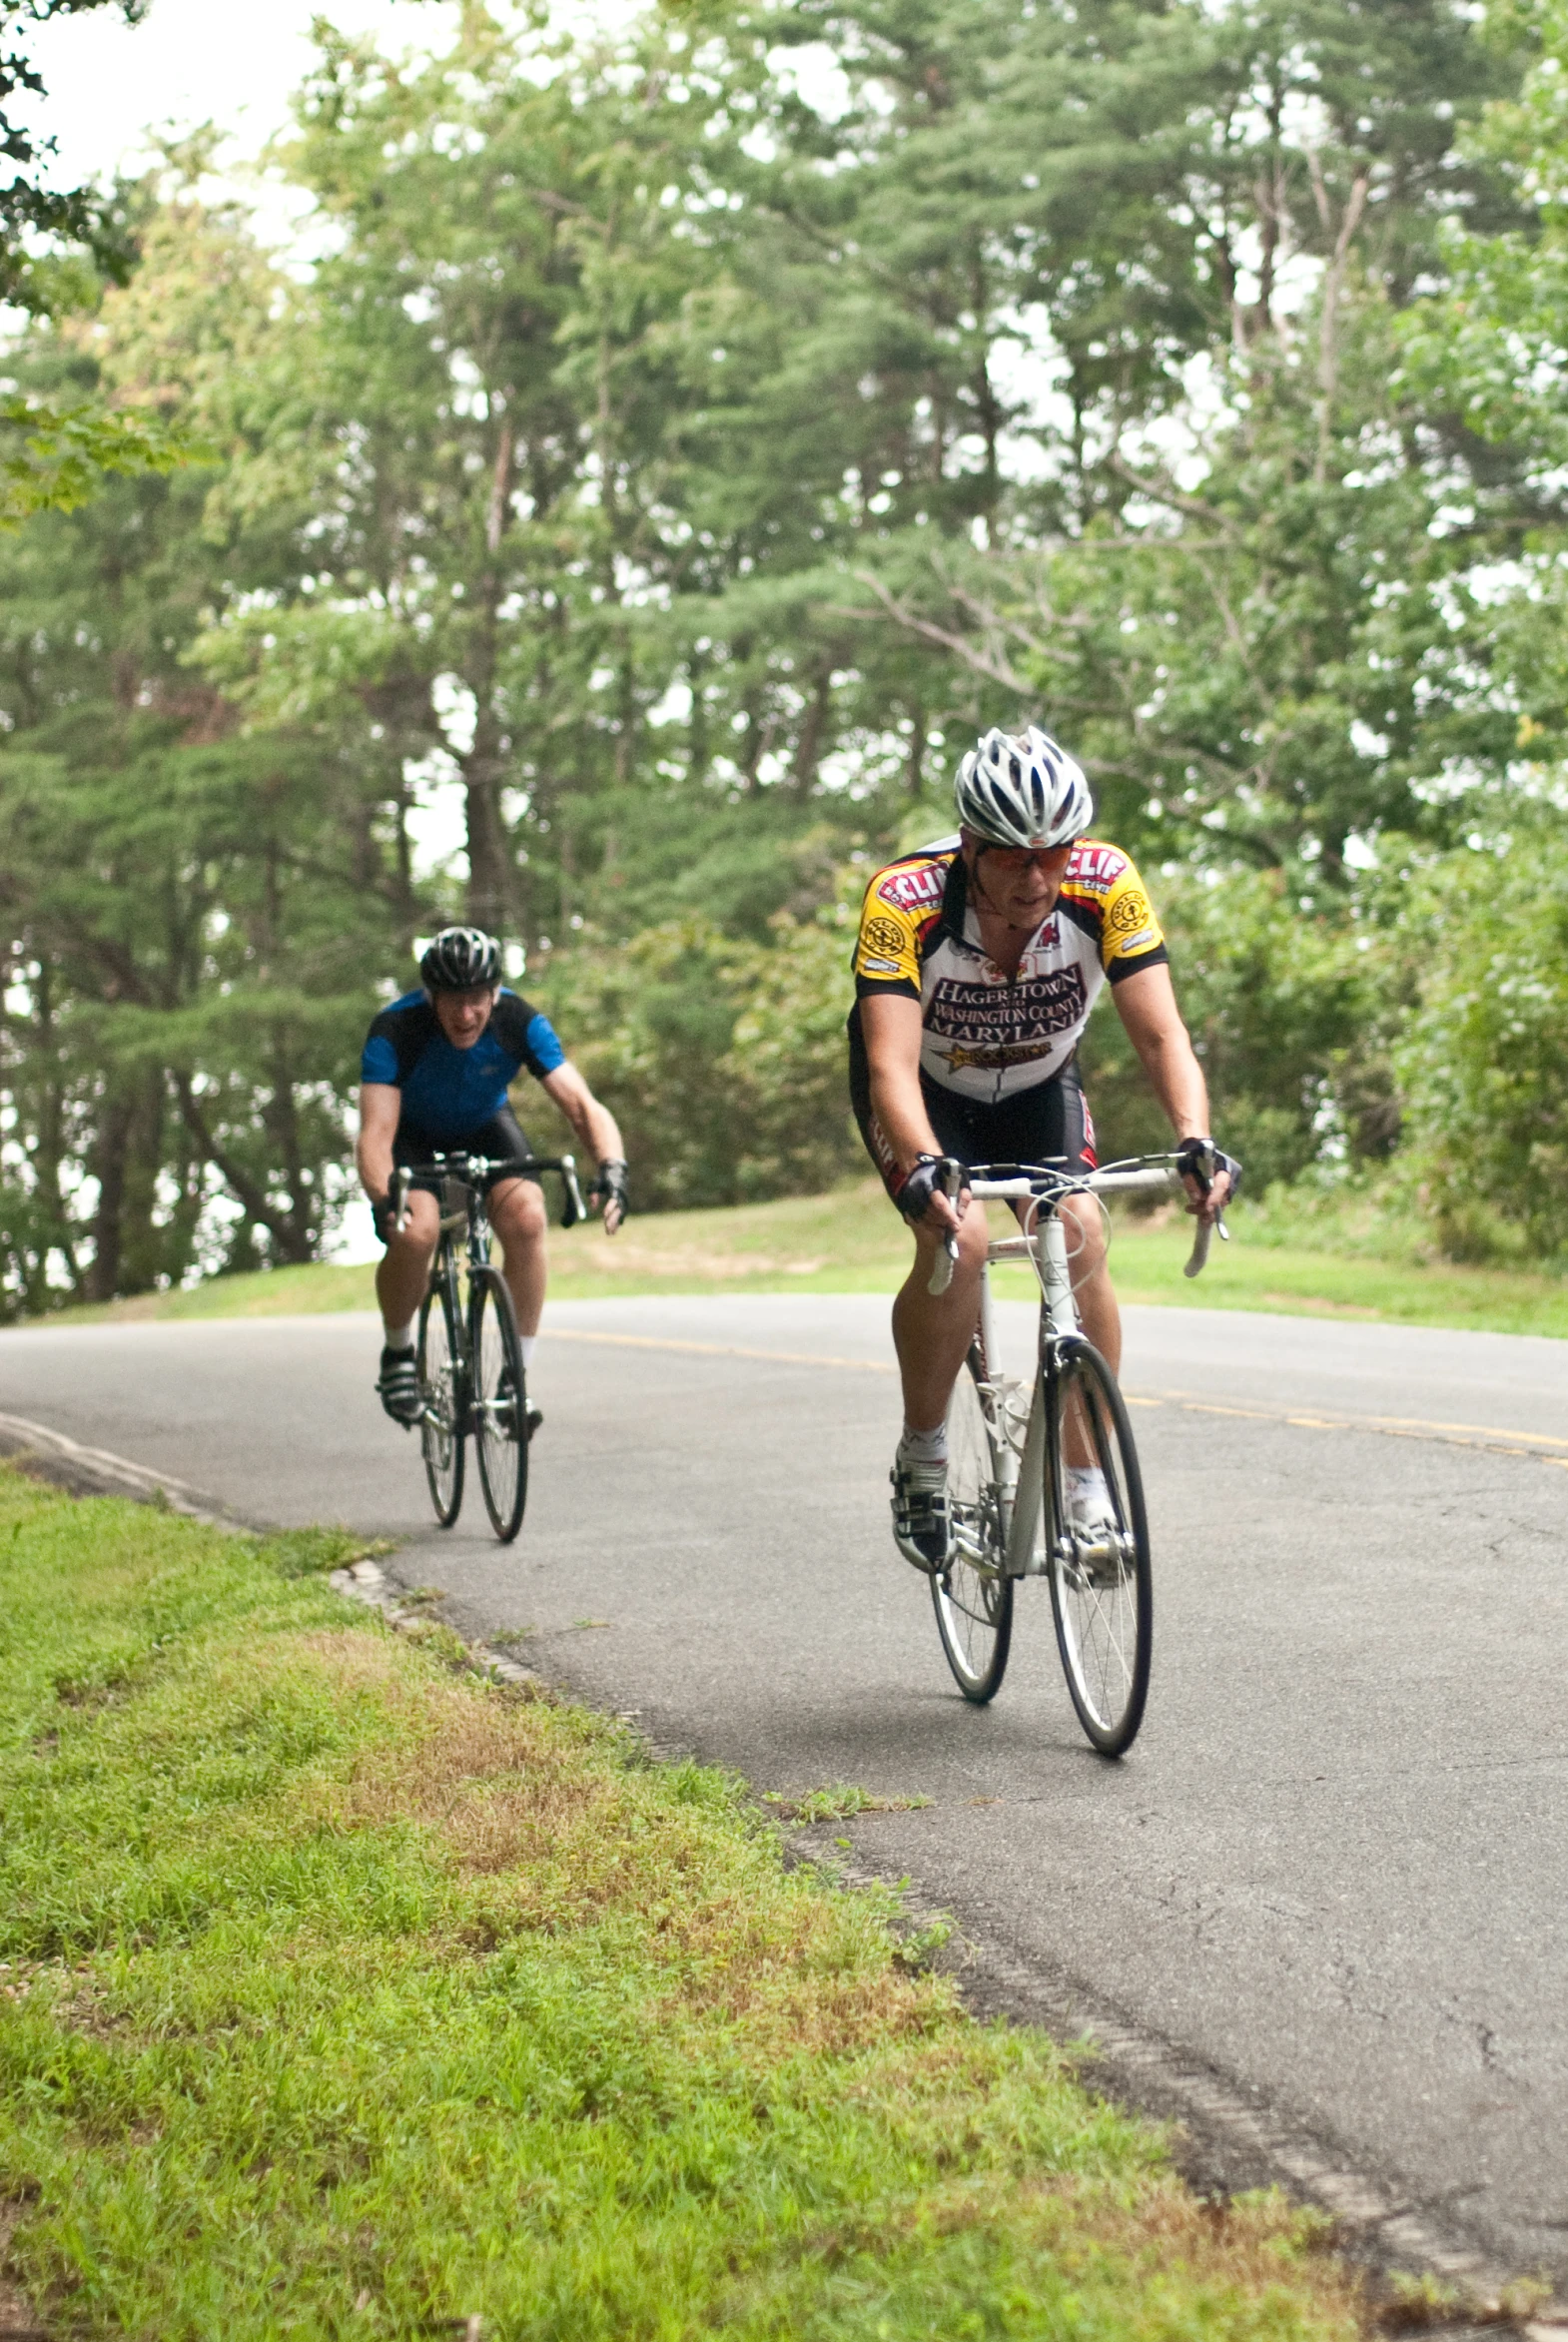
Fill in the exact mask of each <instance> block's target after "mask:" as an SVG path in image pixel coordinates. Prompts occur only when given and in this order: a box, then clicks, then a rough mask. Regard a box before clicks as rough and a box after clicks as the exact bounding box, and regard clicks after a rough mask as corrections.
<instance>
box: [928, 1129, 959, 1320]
mask: <svg viewBox="0 0 1568 2342" xmlns="http://www.w3.org/2000/svg"><path fill="white" fill-rule="evenodd" d="M935 1183H936V1185H937V1186H939V1187H940V1188H941V1189H942V1192H943V1194H944V1195H946V1197H947V1199H948V1201H949V1202H950V1203H951V1202H952V1201H953V1200H954V1199H955V1198H956V1196H957V1195H958V1193H959V1190H960V1188H961V1187H962V1186H963V1184H964V1166H963V1165H962V1164H961V1163H959V1162H958V1161H957V1160H956V1159H955V1158H954V1157H953V1156H951V1155H945V1156H944V1157H943V1158H942V1162H941V1164H940V1166H939V1168H938V1171H937V1178H936V1182H935ZM957 1266H958V1230H957V1229H956V1228H949V1229H948V1231H947V1233H946V1235H944V1237H943V1239H942V1242H941V1245H940V1247H939V1248H938V1251H937V1256H936V1259H935V1260H934V1261H933V1262H932V1264H931V1276H930V1280H929V1281H928V1283H927V1286H926V1290H927V1292H928V1293H930V1294H932V1295H933V1297H940V1295H941V1294H943V1293H945V1292H946V1291H947V1289H948V1286H949V1285H950V1284H951V1283H952V1282H953V1271H954V1269H955V1268H956V1267H957Z"/></svg>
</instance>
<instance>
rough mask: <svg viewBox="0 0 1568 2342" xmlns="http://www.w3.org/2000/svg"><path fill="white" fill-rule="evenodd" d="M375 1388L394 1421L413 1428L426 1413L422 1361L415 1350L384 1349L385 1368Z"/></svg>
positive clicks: (407, 1429) (409, 1429) (404, 1426)
mask: <svg viewBox="0 0 1568 2342" xmlns="http://www.w3.org/2000/svg"><path fill="white" fill-rule="evenodd" d="M376 1387H377V1389H378V1391H379V1392H380V1393H381V1400H382V1405H383V1406H384V1407H385V1408H386V1410H387V1412H388V1414H389V1415H391V1417H392V1421H393V1422H394V1423H400V1424H401V1425H402V1427H403V1429H404V1430H405V1431H411V1430H412V1428H413V1426H414V1424H415V1423H417V1421H418V1420H419V1417H420V1416H421V1415H422V1414H423V1412H424V1393H423V1392H422V1391H421V1390H420V1388H419V1361H418V1359H417V1358H416V1357H415V1356H414V1353H413V1351H412V1350H388V1349H384V1350H383V1352H382V1370H381V1373H380V1375H379V1376H378V1378H377V1383H376Z"/></svg>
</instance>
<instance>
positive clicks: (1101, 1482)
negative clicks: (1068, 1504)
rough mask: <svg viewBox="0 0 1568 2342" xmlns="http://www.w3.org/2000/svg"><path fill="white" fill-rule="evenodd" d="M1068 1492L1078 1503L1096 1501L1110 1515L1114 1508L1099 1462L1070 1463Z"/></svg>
mask: <svg viewBox="0 0 1568 2342" xmlns="http://www.w3.org/2000/svg"><path fill="white" fill-rule="evenodd" d="M1067 1492H1068V1496H1069V1498H1070V1499H1071V1500H1072V1502H1073V1503H1074V1504H1076V1505H1077V1504H1086V1503H1094V1504H1097V1505H1099V1506H1101V1507H1102V1508H1103V1509H1104V1511H1105V1512H1106V1513H1107V1514H1108V1515H1109V1514H1110V1513H1111V1512H1112V1511H1113V1510H1114V1507H1113V1505H1112V1502H1111V1491H1110V1489H1109V1488H1108V1487H1107V1485H1106V1475H1105V1473H1104V1472H1103V1471H1102V1470H1101V1468H1100V1466H1099V1465H1098V1464H1069V1465H1068V1468H1067Z"/></svg>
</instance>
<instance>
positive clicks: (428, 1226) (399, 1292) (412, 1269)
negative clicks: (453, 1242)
mask: <svg viewBox="0 0 1568 2342" xmlns="http://www.w3.org/2000/svg"><path fill="white" fill-rule="evenodd" d="M439 1234H440V1210H439V1207H438V1205H437V1203H436V1200H435V1197H434V1196H433V1195H425V1194H418V1193H415V1194H412V1195H410V1196H409V1197H408V1211H407V1225H406V1226H405V1227H404V1228H403V1231H402V1233H401V1234H400V1235H394V1236H393V1237H392V1241H391V1242H390V1243H389V1244H388V1246H387V1249H386V1251H385V1252H384V1253H383V1255H382V1258H381V1261H380V1264H379V1265H378V1267H377V1271H376V1298H377V1300H378V1301H379V1302H380V1303H381V1308H382V1322H383V1324H384V1325H386V1326H388V1327H395V1326H402V1325H411V1324H412V1322H413V1320H414V1318H415V1317H417V1316H418V1314H419V1303H420V1302H421V1301H422V1300H423V1298H424V1293H425V1287H426V1286H427V1285H428V1283H429V1281H430V1261H431V1259H432V1258H433V1256H434V1252H435V1244H436V1239H437V1237H438V1236H439Z"/></svg>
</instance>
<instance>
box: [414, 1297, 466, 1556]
mask: <svg viewBox="0 0 1568 2342" xmlns="http://www.w3.org/2000/svg"><path fill="white" fill-rule="evenodd" d="M465 1379H466V1377H465V1375H464V1373H463V1359H462V1340H461V1335H460V1333H459V1330H458V1322H457V1296H456V1294H455V1292H454V1291H453V1289H452V1280H451V1279H450V1277H449V1276H448V1275H446V1274H443V1273H442V1272H441V1270H439V1269H438V1270H437V1281H436V1282H434V1283H432V1284H431V1286H430V1289H429V1291H428V1292H427V1293H426V1294H425V1296H424V1304H423V1307H422V1308H421V1309H420V1311H419V1390H420V1394H421V1395H422V1397H423V1400H424V1419H423V1421H422V1422H421V1424H420V1425H419V1436H420V1439H421V1441H422V1443H423V1447H424V1477H425V1479H426V1480H427V1481H428V1482H429V1484H430V1502H431V1504H433V1505H434V1507H435V1518H436V1519H437V1521H439V1523H440V1525H441V1527H442V1528H443V1529H449V1528H450V1527H451V1525H452V1522H453V1521H454V1520H455V1519H456V1518H457V1515H458V1513H460V1512H461V1510H462V1461H463V1446H462V1443H463V1435H464V1432H465V1429H466V1419H467V1403H468V1402H467V1393H466V1391H465V1390H464V1388H463V1384H464V1381H465Z"/></svg>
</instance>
